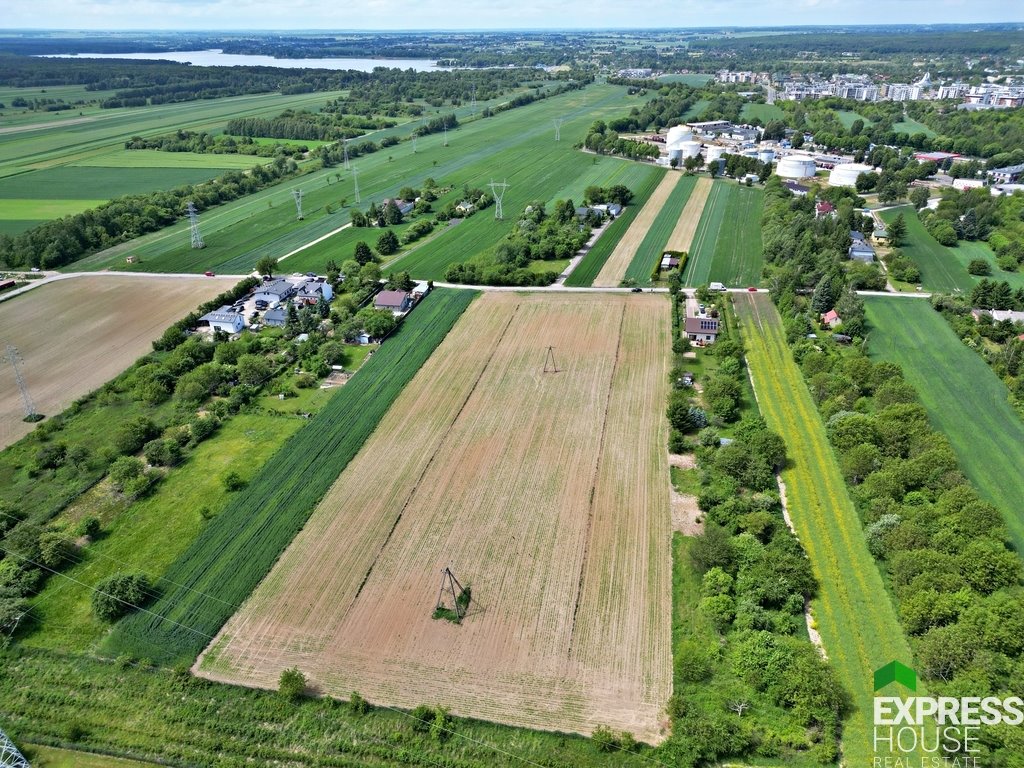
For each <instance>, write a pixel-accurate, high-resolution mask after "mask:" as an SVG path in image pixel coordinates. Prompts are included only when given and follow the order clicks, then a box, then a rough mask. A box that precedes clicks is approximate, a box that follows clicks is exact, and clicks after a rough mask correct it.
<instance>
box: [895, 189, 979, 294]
mask: <svg viewBox="0 0 1024 768" xmlns="http://www.w3.org/2000/svg"><path fill="white" fill-rule="evenodd" d="M901 213H902V214H903V218H904V220H905V221H906V222H907V237H906V240H905V242H904V243H903V245H901V246H900V248H902V249H903V253H904V254H905V255H906V256H907V257H908V258H910V259H912V260H913V261H914V262H915V263H916V264H917V266H918V268H919V269H920V270H921V285H922V286H923V287H924V289H925V290H926V291H942V292H945V293H953V292H961V291H962V292H967V291H970V290H971V288H973V287H974V283H975V278H974V277H972V276H971V275H969V274H968V273H967V267H966V262H963V263H961V261H960V260H959V259H957V258H956V257H955V256H954V255H953V253H952V250H953V249H950V248H946V247H944V246H942V245H939V243H938V241H937V240H936V239H935V238H934V237H932V236H931V235H930V234H928V230H926V229H925V228H924V225H923V224H922V223H921V220H920V219H919V218H918V217H917V212H916V211H915V210H914V209H913V207H911V206H909V205H901V206H900V207H898V208H890V209H889V210H888V211H882V218H883V219H884V220H885V222H886V223H887V224H888V223H891V222H892V220H893V219H895V218H896V217H897V216H898V215H899V214H901Z"/></svg>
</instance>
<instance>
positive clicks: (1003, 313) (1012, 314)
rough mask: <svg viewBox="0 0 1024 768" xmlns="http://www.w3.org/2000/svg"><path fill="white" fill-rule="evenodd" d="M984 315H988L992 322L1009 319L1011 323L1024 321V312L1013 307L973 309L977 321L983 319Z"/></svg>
mask: <svg viewBox="0 0 1024 768" xmlns="http://www.w3.org/2000/svg"><path fill="white" fill-rule="evenodd" d="M982 315H988V316H989V317H991V318H992V322H994V323H1001V322H1003V321H1004V320H1009V321H1010V322H1011V323H1024V312H1017V311H1015V310H1012V309H972V310H971V316H972V317H974V320H975V322H977V321H979V320H981V316H982Z"/></svg>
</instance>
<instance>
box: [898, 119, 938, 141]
mask: <svg viewBox="0 0 1024 768" xmlns="http://www.w3.org/2000/svg"><path fill="white" fill-rule="evenodd" d="M892 129H893V130H894V131H896V133H906V134H909V135H911V136H913V135H914V134H915V133H923V134H924V135H925V136H927V137H928V138H929V139H931V138H934V137H935V136H937V135H938V134H936V133H935V131H933V130H932V129H931V128H929V127H928V126H927V125H925V124H924V123H919V122H917V120H914V119H913V118H910V117H908V118H906V119H905V120H900V122H898V123H893V124H892Z"/></svg>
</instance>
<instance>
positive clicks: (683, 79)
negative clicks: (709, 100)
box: [658, 72, 715, 88]
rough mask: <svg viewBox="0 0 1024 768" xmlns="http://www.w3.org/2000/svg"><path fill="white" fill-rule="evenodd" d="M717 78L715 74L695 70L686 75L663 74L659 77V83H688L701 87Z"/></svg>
mask: <svg viewBox="0 0 1024 768" xmlns="http://www.w3.org/2000/svg"><path fill="white" fill-rule="evenodd" d="M714 79H715V76H714V75H707V74H701V73H699V72H694V73H690V74H686V75H662V76H661V77H659V78H658V82H659V83H686V85H692V86H693V87H694V88H700V87H702V86H705V85H707V84H708V83H710V82H711V81H712V80H714Z"/></svg>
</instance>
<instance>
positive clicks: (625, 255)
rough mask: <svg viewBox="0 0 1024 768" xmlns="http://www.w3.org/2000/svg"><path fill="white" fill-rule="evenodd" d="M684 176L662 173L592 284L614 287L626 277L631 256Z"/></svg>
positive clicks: (631, 259)
mask: <svg viewBox="0 0 1024 768" xmlns="http://www.w3.org/2000/svg"><path fill="white" fill-rule="evenodd" d="M683 178H685V177H684V176H682V175H681V174H671V173H667V174H665V175H664V176H663V177H662V179H661V183H660V184H658V187H657V188H656V189H655V190H654V192H653V193H651V196H650V197H649V198H647V202H646V203H645V204H644V206H643V208H641V209H640V212H639V213H638V214H637V216H636V218H635V219H634V220H633V223H632V224H630V226H629V229H628V230H627V231H626V233H625V234H624V235H622V236H621V238H620V240H619V242H618V244H617V245H616V246H615V250H613V251H612V253H611V255H610V256H609V257H608V260H607V261H606V262H605V264H604V267H602V269H601V271H600V273H599V274H598V275H597V277H596V278H594V283H593V284H594V286H595V287H597V288H617V287H618V285H619V283H621V282H622V279H623V278H624V277H625V276H626V270H627V269H628V268H629V266H630V264H631V263H632V262H633V259H634V258H635V257H636V255H637V252H638V251H639V249H640V246H641V244H642V242H643V241H644V240H645V239H646V237H647V233H648V231H649V230H650V229H651V227H652V226H653V225H654V222H655V220H656V219H657V218H658V214H659V213H661V209H662V208H663V207H664V206H665V204H666V202H667V201H668V199H669V197H670V196H671V194H672V192H673V190H675V188H676V185H678V184H681V183H682V180H683Z"/></svg>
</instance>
